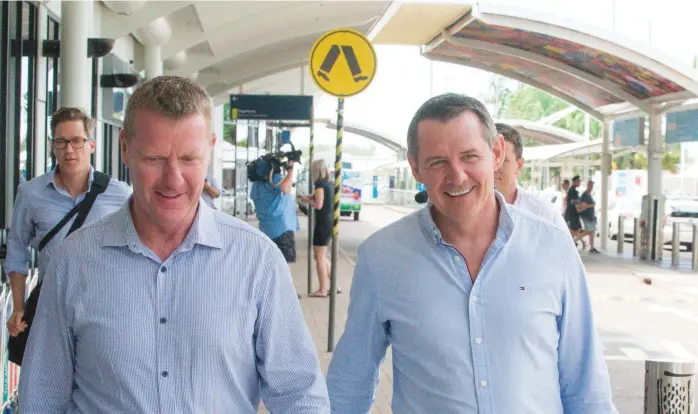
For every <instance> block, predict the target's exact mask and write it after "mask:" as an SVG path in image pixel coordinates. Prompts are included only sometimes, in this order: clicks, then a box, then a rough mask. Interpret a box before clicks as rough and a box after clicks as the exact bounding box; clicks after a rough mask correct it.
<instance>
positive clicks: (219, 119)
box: [208, 105, 224, 210]
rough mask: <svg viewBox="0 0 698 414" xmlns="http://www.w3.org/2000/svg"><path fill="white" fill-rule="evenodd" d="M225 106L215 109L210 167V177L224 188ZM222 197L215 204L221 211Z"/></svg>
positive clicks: (216, 199) (214, 201)
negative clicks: (213, 143)
mask: <svg viewBox="0 0 698 414" xmlns="http://www.w3.org/2000/svg"><path fill="white" fill-rule="evenodd" d="M223 109H224V107H223V105H218V106H217V107H215V108H213V132H214V133H215V134H216V144H215V145H214V146H213V149H212V150H211V163H210V164H209V167H208V175H209V177H213V179H214V180H215V181H216V182H217V183H218V184H219V185H220V186H221V188H223V138H224V137H223V119H224V116H223ZM221 199H222V197H218V198H215V199H214V200H213V204H214V205H215V206H216V208H217V209H219V210H220V209H221V202H222V200H221Z"/></svg>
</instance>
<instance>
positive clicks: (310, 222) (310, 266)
mask: <svg viewBox="0 0 698 414" xmlns="http://www.w3.org/2000/svg"><path fill="white" fill-rule="evenodd" d="M313 125H315V124H314V123H313V105H312V104H311V105H310V144H309V145H308V194H313V190H314V189H313V186H314V183H313V177H312V175H311V174H310V167H311V166H312V165H313V156H314V154H315V143H314V135H315V129H314V127H313ZM313 214H315V209H314V208H313V206H311V205H308V294H310V293H311V292H312V291H313V254H312V253H313Z"/></svg>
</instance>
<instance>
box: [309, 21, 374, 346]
mask: <svg viewBox="0 0 698 414" xmlns="http://www.w3.org/2000/svg"><path fill="white" fill-rule="evenodd" d="M308 61H309V64H308V69H309V70H310V75H311V76H312V78H313V80H314V81H315V84H316V85H317V86H318V87H319V88H320V89H322V90H323V91H325V92H327V93H328V94H330V95H332V96H336V97H337V98H338V100H337V144H336V147H335V164H334V203H333V208H334V211H333V219H334V220H333V223H332V225H333V229H332V259H331V271H330V316H329V327H328V333H327V336H328V338H327V352H332V351H333V350H334V344H335V340H334V328H335V303H336V299H337V253H338V250H339V216H340V214H339V199H340V195H341V187H342V185H341V184H342V138H343V137H342V135H343V132H344V98H346V97H348V96H353V95H356V94H358V93H360V92H362V91H363V90H364V89H366V88H367V87H368V85H369V84H370V83H371V81H372V80H373V78H374V77H375V75H376V52H375V51H374V50H373V45H372V44H371V42H370V41H369V40H368V39H367V38H366V36H364V35H363V34H362V33H361V32H357V31H355V30H351V29H337V30H331V31H329V32H327V33H325V34H324V35H322V36H321V37H320V39H318V40H317V41H316V42H315V44H314V45H313V48H312V49H311V50H310V57H309V59H308Z"/></svg>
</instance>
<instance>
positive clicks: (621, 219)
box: [618, 216, 625, 254]
mask: <svg viewBox="0 0 698 414" xmlns="http://www.w3.org/2000/svg"><path fill="white" fill-rule="evenodd" d="M624 222H625V217H623V216H618V254H623V247H624V246H625V229H624V228H623V227H624V226H623V224H624Z"/></svg>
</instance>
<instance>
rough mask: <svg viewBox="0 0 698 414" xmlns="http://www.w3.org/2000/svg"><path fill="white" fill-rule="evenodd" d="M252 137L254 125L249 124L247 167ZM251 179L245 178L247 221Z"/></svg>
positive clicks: (246, 149) (246, 153)
mask: <svg viewBox="0 0 698 414" xmlns="http://www.w3.org/2000/svg"><path fill="white" fill-rule="evenodd" d="M250 138H252V127H251V126H250V125H249V124H248V125H247V148H245V167H247V163H248V162H250ZM249 197H250V180H245V221H247V216H248V214H249V213H250V211H249V210H250V209H249V207H248V205H249V204H250V200H249Z"/></svg>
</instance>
